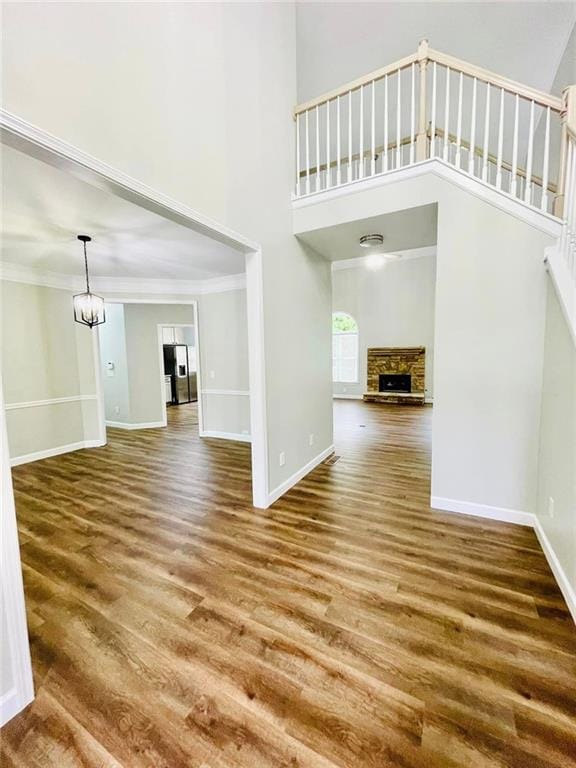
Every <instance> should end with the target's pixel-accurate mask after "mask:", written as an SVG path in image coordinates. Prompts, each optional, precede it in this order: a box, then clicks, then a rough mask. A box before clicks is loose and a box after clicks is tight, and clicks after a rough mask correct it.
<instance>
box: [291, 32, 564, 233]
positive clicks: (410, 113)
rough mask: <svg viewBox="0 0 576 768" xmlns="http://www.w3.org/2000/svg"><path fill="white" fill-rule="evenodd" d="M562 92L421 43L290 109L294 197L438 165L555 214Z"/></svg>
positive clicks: (558, 208)
mask: <svg viewBox="0 0 576 768" xmlns="http://www.w3.org/2000/svg"><path fill="white" fill-rule="evenodd" d="M571 94H574V95H573V96H572V100H573V101H574V98H575V97H576V90H574V89H573V88H570V89H567V91H566V93H565V98H564V99H562V98H559V97H556V96H551V95H550V94H547V93H544V92H541V91H538V90H536V89H534V88H531V87H529V86H525V85H522V84H521V83H517V82H515V81H513V80H509V79H508V78H505V77H501V76H500V75H497V74H495V73H493V72H489V71H487V70H485V69H481V68H479V67H476V66H474V65H472V64H469V63H467V62H465V61H462V60H460V59H456V58H454V57H452V56H448V55H446V54H444V53H440V52H439V51H435V50H432V49H431V48H429V47H428V42H427V41H426V40H423V41H422V42H421V43H420V45H419V47H418V51H417V53H415V54H413V55H411V56H407V57H406V58H404V59H402V60H400V61H397V62H395V63H394V64H391V65H389V66H387V67H383V68H382V69H379V70H377V71H376V72H371V73H370V74H368V75H366V76H365V77H362V78H359V79H358V80H355V81H353V82H351V83H347V84H346V85H344V86H342V87H341V88H338V89H336V90H334V91H331V92H330V93H326V94H324V95H322V96H320V97H318V98H316V99H313V100H311V101H308V102H306V103H304V104H300V105H298V106H297V107H296V109H295V111H294V116H295V122H296V188H295V197H297V198H300V197H305V196H307V195H312V194H316V193H318V192H323V191H325V190H327V189H332V188H334V187H340V186H343V185H345V184H350V183H353V182H357V181H359V180H362V179H366V178H370V177H373V176H379V175H382V174H386V173H389V172H390V171H393V170H395V169H398V168H403V167H406V166H410V165H413V164H415V163H418V162H421V161H423V160H428V159H431V158H439V159H441V160H443V161H444V162H446V163H448V164H450V165H451V166H454V167H456V168H457V169H459V170H460V171H463V172H464V173H466V174H468V175H470V176H472V177H474V178H477V179H479V180H480V181H482V182H484V183H486V184H489V185H490V186H492V187H495V188H496V189H498V190H500V191H501V192H502V193H504V194H507V195H510V196H511V197H513V198H516V199H517V200H520V201H521V202H523V203H524V204H526V205H528V206H531V207H533V208H537V209H538V210H540V211H543V212H545V213H551V214H555V215H557V216H561V215H562V212H563V203H564V196H565V185H566V182H567V180H568V179H569V178H572V177H571V176H570V172H569V170H568V168H567V165H566V164H567V163H568V164H569V158H568V155H569V151H568V133H567V130H566V115H567V102H568V98H569V96H570V95H571ZM570 135H572V134H570ZM570 152H571V154H570V157H571V158H573V157H574V151H573V150H571V151H570ZM572 162H574V161H573V160H572ZM572 231H573V230H572Z"/></svg>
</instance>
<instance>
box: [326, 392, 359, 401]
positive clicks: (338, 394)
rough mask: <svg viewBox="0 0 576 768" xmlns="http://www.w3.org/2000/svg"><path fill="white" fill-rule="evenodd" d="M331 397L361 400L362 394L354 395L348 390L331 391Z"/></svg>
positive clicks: (334, 398)
mask: <svg viewBox="0 0 576 768" xmlns="http://www.w3.org/2000/svg"><path fill="white" fill-rule="evenodd" d="M332 399H333V400H362V399H363V395H354V394H350V393H348V392H333V393H332Z"/></svg>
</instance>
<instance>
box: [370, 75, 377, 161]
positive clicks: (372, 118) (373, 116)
mask: <svg viewBox="0 0 576 768" xmlns="http://www.w3.org/2000/svg"><path fill="white" fill-rule="evenodd" d="M371 109H372V114H371V116H370V122H371V126H370V130H371V136H372V141H371V147H370V148H371V153H370V154H371V158H370V175H371V176H374V174H375V173H376V83H375V82H374V80H372V105H371Z"/></svg>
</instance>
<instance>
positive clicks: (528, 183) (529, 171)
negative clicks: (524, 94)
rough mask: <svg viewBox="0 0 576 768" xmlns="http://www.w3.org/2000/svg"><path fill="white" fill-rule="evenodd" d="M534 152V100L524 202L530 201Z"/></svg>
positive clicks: (531, 108) (529, 134)
mask: <svg viewBox="0 0 576 768" xmlns="http://www.w3.org/2000/svg"><path fill="white" fill-rule="evenodd" d="M533 153H534V100H532V101H531V102H530V123H529V128H528V158H527V160H526V189H525V190H524V202H525V203H530V201H531V193H532V155H533Z"/></svg>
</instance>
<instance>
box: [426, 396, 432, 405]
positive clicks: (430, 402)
mask: <svg viewBox="0 0 576 768" xmlns="http://www.w3.org/2000/svg"><path fill="white" fill-rule="evenodd" d="M424 402H425V403H427V404H428V405H432V404H433V403H434V398H433V397H425V398H424Z"/></svg>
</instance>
